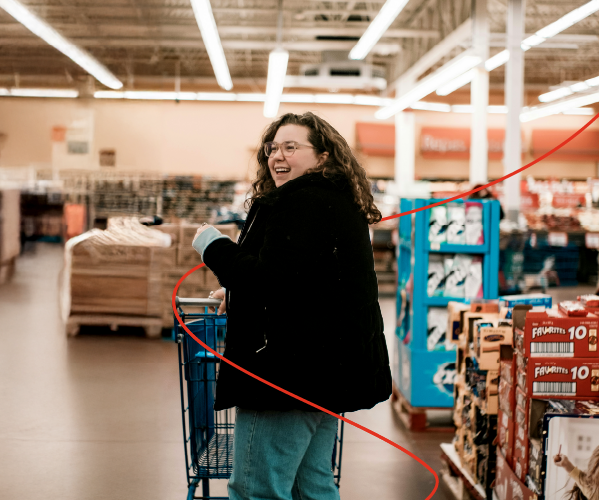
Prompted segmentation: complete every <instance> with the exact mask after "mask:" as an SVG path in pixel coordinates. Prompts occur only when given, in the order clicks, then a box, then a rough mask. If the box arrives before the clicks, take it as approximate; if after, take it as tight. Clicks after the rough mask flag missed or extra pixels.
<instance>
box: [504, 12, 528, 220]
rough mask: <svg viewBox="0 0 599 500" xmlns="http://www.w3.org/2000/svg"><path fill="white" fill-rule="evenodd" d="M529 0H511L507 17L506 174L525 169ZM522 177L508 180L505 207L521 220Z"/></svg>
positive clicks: (510, 213) (518, 176)
mask: <svg viewBox="0 0 599 500" xmlns="http://www.w3.org/2000/svg"><path fill="white" fill-rule="evenodd" d="M525 2H526V0H509V1H508V16H507V46H506V48H507V49H508V50H509V52H510V59H509V61H508V62H507V67H506V71H505V104H506V105H507V119H506V125H505V148H504V156H503V171H504V173H505V174H508V173H510V172H513V171H514V170H517V169H519V168H520V167H521V166H522V135H521V129H520V111H521V110H522V101H523V98H524V51H523V50H522V49H521V48H520V42H521V41H522V39H523V38H524V17H525ZM520 178H521V174H517V175H514V176H513V177H510V178H509V179H507V180H506V181H504V193H505V198H504V199H505V208H506V213H507V217H508V218H509V219H510V220H512V221H514V222H517V221H518V214H519V213H520Z"/></svg>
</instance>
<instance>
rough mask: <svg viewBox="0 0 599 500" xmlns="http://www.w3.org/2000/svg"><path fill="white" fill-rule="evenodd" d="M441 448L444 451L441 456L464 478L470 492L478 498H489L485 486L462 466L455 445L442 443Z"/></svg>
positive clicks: (480, 499) (479, 499)
mask: <svg viewBox="0 0 599 500" xmlns="http://www.w3.org/2000/svg"><path fill="white" fill-rule="evenodd" d="M441 450H442V452H443V454H442V455H441V457H442V458H443V459H445V461H446V462H447V463H448V465H449V466H450V467H451V469H452V470H453V472H455V473H456V474H457V475H458V476H459V477H460V478H461V479H462V481H463V482H464V486H465V487H466V489H468V491H469V492H470V494H471V495H472V496H474V498H476V499H477V500H485V499H486V498H487V493H486V492H485V490H484V489H483V487H482V486H481V485H480V484H478V483H477V482H476V481H475V480H474V479H473V478H472V476H471V475H470V474H469V473H468V471H467V470H466V469H464V468H463V467H462V464H461V462H460V457H459V456H458V453H457V452H456V450H455V448H454V447H453V445H452V444H451V443H441ZM454 494H455V493H454Z"/></svg>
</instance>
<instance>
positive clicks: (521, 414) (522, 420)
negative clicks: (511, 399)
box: [514, 405, 528, 431]
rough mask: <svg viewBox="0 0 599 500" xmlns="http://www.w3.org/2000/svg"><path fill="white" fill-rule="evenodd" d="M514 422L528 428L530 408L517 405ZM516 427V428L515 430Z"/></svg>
mask: <svg viewBox="0 0 599 500" xmlns="http://www.w3.org/2000/svg"><path fill="white" fill-rule="evenodd" d="M514 413H515V418H514V424H515V425H519V426H520V427H523V428H528V408H522V407H521V406H518V405H516V411H515V412H514ZM515 430H516V429H515V428H514V431H515Z"/></svg>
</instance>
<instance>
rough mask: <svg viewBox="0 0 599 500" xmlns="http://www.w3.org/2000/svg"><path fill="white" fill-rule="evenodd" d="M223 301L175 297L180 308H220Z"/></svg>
mask: <svg viewBox="0 0 599 500" xmlns="http://www.w3.org/2000/svg"><path fill="white" fill-rule="evenodd" d="M222 301H223V300H222V299H185V298H183V297H179V296H177V297H175V304H176V305H177V307H180V306H195V307H218V306H220V304H221V302H222Z"/></svg>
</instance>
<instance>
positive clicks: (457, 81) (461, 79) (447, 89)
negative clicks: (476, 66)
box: [436, 69, 474, 96]
mask: <svg viewBox="0 0 599 500" xmlns="http://www.w3.org/2000/svg"><path fill="white" fill-rule="evenodd" d="M473 78H474V70H473V69H471V70H470V71H466V73H464V74H463V75H461V76H458V77H457V78H454V79H453V80H451V81H450V82H449V83H447V84H445V85H443V86H441V87H439V88H438V89H437V92H436V94H437V95H440V96H446V95H449V94H451V93H452V92H453V91H454V90H457V89H459V88H460V87H463V86H464V85H467V84H469V83H470V82H471V81H472V79H473Z"/></svg>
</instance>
